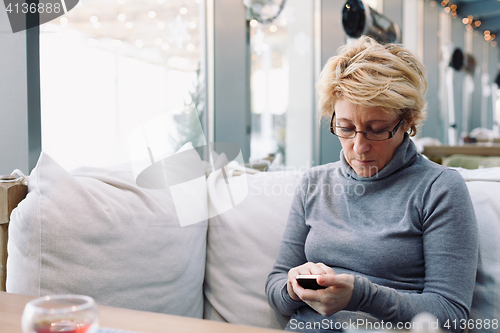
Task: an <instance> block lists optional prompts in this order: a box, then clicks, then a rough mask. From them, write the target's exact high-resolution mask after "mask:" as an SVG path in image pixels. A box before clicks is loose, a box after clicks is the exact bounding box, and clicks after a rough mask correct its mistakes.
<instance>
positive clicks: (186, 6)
mask: <svg viewBox="0 0 500 333" xmlns="http://www.w3.org/2000/svg"><path fill="white" fill-rule="evenodd" d="M355 2H356V1H351V2H349V1H347V2H346V1H345V0H342V1H341V0H81V1H79V3H78V5H77V6H76V7H75V8H74V9H73V10H71V11H69V12H68V13H66V14H65V15H63V16H61V17H59V18H57V19H55V20H53V21H50V22H48V23H45V24H42V25H41V26H40V27H39V28H33V29H29V30H28V31H22V32H18V33H15V34H13V33H12V32H11V31H9V29H10V26H9V23H8V18H7V14H6V12H5V11H3V8H2V10H0V30H1V34H0V42H1V43H2V45H3V47H2V49H1V50H0V62H1V63H2V64H3V66H2V67H3V70H2V72H3V75H1V76H0V100H2V105H1V106H0V140H1V142H0V151H1V152H2V159H1V160H0V173H1V174H7V173H10V172H11V171H12V170H13V169H15V168H19V169H21V170H22V171H23V172H25V173H29V171H30V170H31V169H32V168H33V167H34V165H35V163H36V160H37V158H38V155H39V153H40V151H42V150H43V151H44V152H46V153H47V154H49V155H50V156H51V157H52V158H53V159H55V160H56V161H57V162H58V163H59V164H61V165H62V166H63V167H64V168H66V169H68V170H70V169H74V168H77V167H79V166H82V165H87V166H89V165H90V166H100V167H106V166H111V165H115V164H118V163H123V162H127V161H129V160H130V159H131V156H135V155H137V154H139V153H137V152H138V151H142V152H146V147H144V145H146V146H148V147H151V146H155V145H156V146H161V151H162V152H161V153H162V154H163V155H168V154H172V153H174V152H175V151H177V150H178V149H179V148H180V147H182V146H183V145H184V144H185V143H187V142H192V143H193V145H194V146H195V147H197V146H202V145H204V144H206V143H207V142H232V143H236V144H237V145H238V146H239V147H240V148H241V152H242V154H243V158H244V160H245V162H246V163H248V164H249V165H256V164H262V163H264V164H267V165H268V166H271V164H272V168H275V169H277V168H298V169H299V168H309V167H311V166H314V165H319V164H325V163H329V162H333V161H337V160H338V159H339V153H340V144H339V142H338V139H337V138H334V137H333V136H332V135H331V134H330V133H329V130H328V126H327V124H326V123H325V122H321V121H320V119H319V116H318V109H317V106H316V100H317V96H316V92H315V89H314V86H315V82H316V81H317V80H318V76H319V73H320V71H321V68H322V66H323V65H324V64H325V63H326V61H327V60H328V58H329V57H331V56H333V55H335V54H336V51H337V49H338V48H339V47H340V46H341V45H343V44H345V43H349V42H351V41H352V40H354V39H355V38H356V36H351V35H349V34H348V32H349V31H350V32H352V31H356V27H357V25H356V24H361V26H360V29H361V30H360V31H361V32H367V31H368V30H367V27H366V26H365V27H363V26H362V25H363V24H366V25H372V29H371V30H370V32H372V33H373V32H376V33H377V31H378V33H379V34H380V36H383V35H384V34H386V35H387V34H388V33H389V32H391V31H392V32H397V40H396V42H399V43H402V44H404V45H405V46H406V47H408V48H410V49H411V50H412V51H414V52H415V53H416V54H417V55H418V56H419V57H420V59H421V60H422V61H423V63H424V64H425V66H426V68H427V70H428V73H427V74H428V84H429V90H428V93H427V96H426V99H427V101H428V119H427V121H426V122H425V124H424V126H423V127H422V128H421V129H420V132H419V136H418V138H417V139H418V140H416V141H417V142H419V147H420V149H421V150H422V151H423V149H424V146H452V147H461V146H465V145H471V144H473V145H475V146H473V148H479V149H480V148H484V147H485V146H487V147H489V148H493V150H491V151H488V152H487V153H486V154H488V155H500V153H498V151H499V150H498V149H499V148H498V146H496V145H497V142H498V141H499V140H500V139H499V138H500V134H499V129H498V123H497V119H499V118H500V105H497V104H498V103H497V95H498V84H497V82H498V79H497V77H498V72H499V66H498V63H499V46H498V44H497V38H496V33H497V32H498V31H500V1H497V0H467V1H465V0H461V1H447V0H443V1H441V2H439V1H429V0H370V1H368V0H365V1H363V2H361V1H359V2H360V3H362V5H363V6H364V8H363V10H365V11H364V13H365V14H364V15H365V16H366V17H365V16H363V17H362V18H360V17H358V16H356V15H358V14H359V12H358V14H356V15H354V16H349V15H351V14H352V13H350V14H349V13H345V11H346V6H352V5H353V4H354V3H355ZM349 3H350V4H349ZM343 15H344V16H343ZM343 18H344V21H343ZM346 20H347V22H346ZM360 22H361V23H360ZM346 26H348V27H350V28H351V30H349V29H347V30H346ZM353 29H354V30H353ZM377 29H378V30H377ZM348 30H349V31H348ZM157 119H162V122H158V121H157ZM145 124H148V125H147V126H146V125H145ZM154 124H156V126H154ZM141 131H142V132H141ZM137 133H144V137H145V138H146V143H144V142H142V141H141V142H140V143H139V142H138V141H137V140H136V134H137ZM419 140H420V141H419ZM149 141H151V142H149ZM152 141H156V142H152ZM467 147H470V146H467ZM495 149H496V150H495ZM450 152H456V151H454V150H449V151H447V152H444V153H443V152H442V153H437V154H436V156H438V155H439V156H442V157H445V156H449V155H451V153H450ZM458 152H459V153H460V152H461V151H458ZM462 152H463V151H462ZM478 154H479V153H478ZM481 154H483V153H480V154H479V155H481Z"/></svg>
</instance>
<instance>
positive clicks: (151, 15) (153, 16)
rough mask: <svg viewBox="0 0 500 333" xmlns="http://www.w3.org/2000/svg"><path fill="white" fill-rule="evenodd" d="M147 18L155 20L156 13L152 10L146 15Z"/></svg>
mask: <svg viewBox="0 0 500 333" xmlns="http://www.w3.org/2000/svg"><path fill="white" fill-rule="evenodd" d="M148 16H149V18H155V17H156V13H155V12H154V11H153V10H152V11H150V12H149V13H148Z"/></svg>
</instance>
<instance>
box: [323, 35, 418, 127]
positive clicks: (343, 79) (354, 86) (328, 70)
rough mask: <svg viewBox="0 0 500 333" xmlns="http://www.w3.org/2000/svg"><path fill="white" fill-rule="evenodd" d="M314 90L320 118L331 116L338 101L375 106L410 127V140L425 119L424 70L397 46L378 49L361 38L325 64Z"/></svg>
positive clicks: (374, 43) (389, 45)
mask: <svg viewBox="0 0 500 333" xmlns="http://www.w3.org/2000/svg"><path fill="white" fill-rule="evenodd" d="M316 88H317V89H318V93H319V107H320V109H321V116H322V117H328V118H330V117H331V116H332V113H333V109H334V105H335V103H336V102H337V101H338V100H347V101H349V102H351V103H354V104H359V105H362V106H376V107H380V108H382V109H383V110H385V111H386V112H391V111H392V112H396V113H397V114H399V115H401V116H402V117H403V119H404V121H405V122H406V123H408V124H409V123H412V125H411V131H410V135H411V136H414V135H415V134H417V126H419V125H420V124H421V123H422V122H423V121H424V120H425V117H426V112H425V109H426V107H427V105H426V103H425V101H424V94H425V91H426V90H427V81H426V78H425V69H424V66H423V65H422V63H421V62H420V61H419V60H418V58H417V57H416V56H415V55H414V54H413V53H412V52H411V51H409V50H408V49H406V48H404V47H402V46H400V45H397V44H385V45H381V44H379V43H377V42H376V41H375V40H373V39H372V38H370V37H366V36H363V37H361V38H360V39H359V41H358V43H357V44H356V45H354V46H352V45H344V46H342V47H341V48H340V49H339V52H338V55H337V56H334V57H332V58H330V59H329V60H328V62H327V63H326V65H325V67H324V68H323V71H322V72H321V75H320V79H319V82H318V83H317V85H316Z"/></svg>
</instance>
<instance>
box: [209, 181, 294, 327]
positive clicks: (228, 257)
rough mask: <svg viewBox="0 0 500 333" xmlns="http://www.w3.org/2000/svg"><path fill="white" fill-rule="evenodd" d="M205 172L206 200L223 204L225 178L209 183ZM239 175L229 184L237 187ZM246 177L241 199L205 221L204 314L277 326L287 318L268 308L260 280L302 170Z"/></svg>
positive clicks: (269, 267) (270, 263)
mask: <svg viewBox="0 0 500 333" xmlns="http://www.w3.org/2000/svg"><path fill="white" fill-rule="evenodd" d="M210 177H215V174H212V175H210ZM210 177H209V181H208V183H209V186H208V190H209V199H210V203H211V205H215V206H217V205H224V203H222V202H219V201H220V198H221V195H223V194H224V195H226V194H225V193H226V192H227V188H228V187H227V186H226V183H225V180H224V178H223V177H219V178H218V179H217V181H216V182H212V181H211V179H210ZM239 177H241V176H239ZM239 177H234V179H231V178H230V179H229V180H230V183H229V186H230V187H231V188H233V189H234V188H236V187H237V184H238V181H237V180H238V178H239ZM246 177H247V181H248V182H247V185H248V187H247V188H248V194H247V196H246V198H244V199H243V200H242V201H241V203H239V204H237V205H236V207H234V208H232V209H230V210H227V211H225V212H224V213H222V214H220V215H218V216H215V217H212V218H210V220H209V228H208V245H207V267H206V277H205V297H206V306H205V315H204V316H205V318H207V319H214V320H225V321H228V322H230V323H233V324H242V325H252V326H263V327H271V328H281V327H282V326H283V325H285V324H286V322H287V321H288V318H286V317H284V316H282V315H279V314H275V312H274V310H272V309H271V307H270V306H269V304H268V302H267V297H266V294H265V284H266V280H267V276H268V274H269V273H270V272H271V270H272V267H273V265H274V262H275V260H276V256H277V254H278V249H279V246H280V243H281V238H282V235H283V231H284V229H285V225H286V221H287V218H288V213H289V210H290V206H291V202H292V198H293V195H294V193H295V188H296V186H297V184H298V182H299V180H300V177H301V174H299V173H291V172H263V173H258V174H255V175H248V174H247V175H246ZM231 180H232V182H231ZM234 192H236V191H235V190H233V193H234ZM236 197H237V196H235V198H236ZM235 200H236V199H235ZM214 208H216V209H217V207H214Z"/></svg>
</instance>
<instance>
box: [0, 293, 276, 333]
mask: <svg viewBox="0 0 500 333" xmlns="http://www.w3.org/2000/svg"><path fill="white" fill-rule="evenodd" d="M33 298H34V297H31V296H25V295H18V294H10V293H6V292H0V333H22V330H21V315H22V313H23V310H24V306H25V305H26V303H27V302H28V301H30V300H32V299H33ZM98 307H99V323H100V326H101V327H111V328H117V329H123V330H129V331H139V332H148V333H160V332H161V333H164V332H167V331H168V332H176V333H183V332H192V333H198V332H201V333H204V332H206V333H233V332H238V333H240V332H241V333H250V332H253V333H276V332H282V331H278V330H272V329H264V328H257V327H250V326H239V325H232V324H227V323H221V322H216V321H211V320H204V319H194V318H187V317H180V316H173V315H166V314H161V313H153V312H144V311H135V310H127V309H119V308H112V307H109V306H98Z"/></svg>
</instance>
